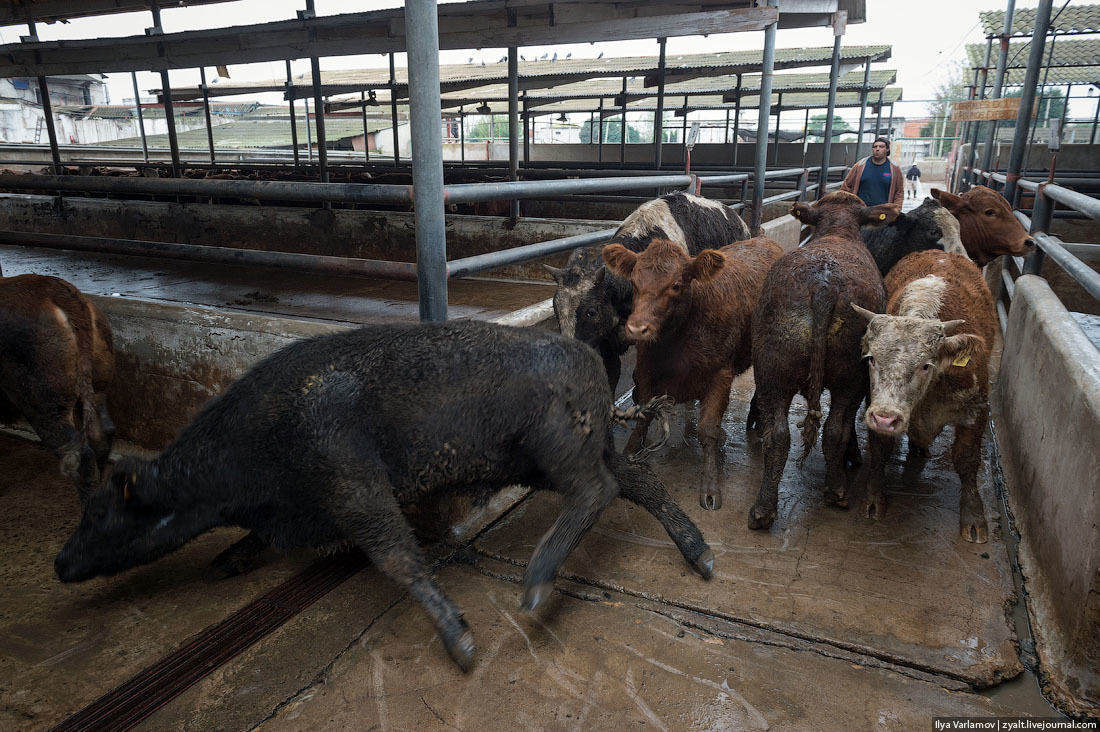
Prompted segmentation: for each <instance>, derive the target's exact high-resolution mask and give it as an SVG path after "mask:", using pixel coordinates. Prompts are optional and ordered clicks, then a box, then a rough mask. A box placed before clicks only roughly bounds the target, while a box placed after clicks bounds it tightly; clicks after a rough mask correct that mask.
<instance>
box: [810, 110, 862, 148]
mask: <svg viewBox="0 0 1100 732" xmlns="http://www.w3.org/2000/svg"><path fill="white" fill-rule="evenodd" d="M827 119H828V115H826V114H815V115H814V116H813V117H810V130H809V135H808V136H809V137H810V138H814V137H816V138H817V139H816V140H811V141H812V142H823V141H824V140H825V122H826V120H827ZM851 129H852V126H851V125H850V124H848V123H847V122H846V121H845V120H844V118H843V117H837V116H836V115H833V140H834V141H835V140H836V136H837V134H838V133H840V132H847V131H848V130H851Z"/></svg>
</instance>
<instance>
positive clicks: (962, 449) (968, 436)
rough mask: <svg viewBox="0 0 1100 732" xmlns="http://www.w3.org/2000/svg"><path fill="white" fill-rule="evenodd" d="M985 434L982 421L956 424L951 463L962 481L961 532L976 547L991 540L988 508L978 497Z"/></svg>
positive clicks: (960, 492)
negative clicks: (986, 508)
mask: <svg viewBox="0 0 1100 732" xmlns="http://www.w3.org/2000/svg"><path fill="white" fill-rule="evenodd" d="M984 431H985V426H984V425H983V424H982V423H980V422H979V423H978V424H973V425H969V424H959V425H955V445H954V447H952V449H951V460H952V461H953V462H954V463H955V470H956V471H958V473H959V480H960V481H962V485H961V487H960V489H959V533H960V534H962V538H963V539H965V540H966V541H969V542H973V543H975V544H984V543H986V542H987V541H988V540H989V529H988V527H987V526H986V523H985V506H983V505H982V497H981V496H980V495H978V463H979V462H981V459H982V432H984Z"/></svg>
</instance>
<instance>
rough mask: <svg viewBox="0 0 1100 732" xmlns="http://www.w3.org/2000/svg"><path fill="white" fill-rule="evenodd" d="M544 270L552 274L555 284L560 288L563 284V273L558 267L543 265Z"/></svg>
mask: <svg viewBox="0 0 1100 732" xmlns="http://www.w3.org/2000/svg"><path fill="white" fill-rule="evenodd" d="M542 268H543V269H545V270H546V271H547V272H549V273H550V276H551V277H553V278H554V282H557V283H558V286H559V287H560V286H561V284H562V271H561V270H560V269H558V268H557V267H551V266H550V265H549V264H544V265H542Z"/></svg>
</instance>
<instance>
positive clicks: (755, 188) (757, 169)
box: [749, 0, 778, 236]
mask: <svg viewBox="0 0 1100 732" xmlns="http://www.w3.org/2000/svg"><path fill="white" fill-rule="evenodd" d="M776 3H777V0H767V4H768V6H770V7H775V5H776ZM777 25H778V23H774V22H773V23H769V24H768V25H767V26H766V27H765V28H764V58H763V64H762V65H761V69H760V72H761V73H760V105H759V106H760V110H759V116H758V117H757V120H758V121H757V124H756V159H755V161H754V162H755V164H754V165H753V180H752V217H751V223H750V224H749V226H750V230H751V231H752V233H753V235H754V236H759V235H760V224H761V223H762V222H761V218H762V216H763V211H764V183H765V181H764V173H765V172H766V171H767V168H768V146H767V139H768V118H769V116H770V112H771V104H772V74H773V71H774V69H775V31H776V26H777ZM761 140H763V141H764V144H763V145H762V144H760V143H761Z"/></svg>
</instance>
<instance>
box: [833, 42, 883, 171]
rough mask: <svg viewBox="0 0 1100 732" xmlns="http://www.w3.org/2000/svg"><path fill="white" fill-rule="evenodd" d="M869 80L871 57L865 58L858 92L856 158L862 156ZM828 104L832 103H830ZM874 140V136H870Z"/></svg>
mask: <svg viewBox="0 0 1100 732" xmlns="http://www.w3.org/2000/svg"><path fill="white" fill-rule="evenodd" d="M870 81H871V59H870V58H868V59H867V63H866V64H864V66H863V91H862V92H860V94H861V96H860V105H859V136H858V137H856V160H859V159H860V158H861V157H863V126H864V124H865V122H866V120H867V85H868V84H869V83H870ZM830 106H832V104H831V103H830ZM871 139H872V140H874V138H873V137H872V138H871Z"/></svg>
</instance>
